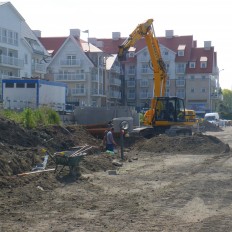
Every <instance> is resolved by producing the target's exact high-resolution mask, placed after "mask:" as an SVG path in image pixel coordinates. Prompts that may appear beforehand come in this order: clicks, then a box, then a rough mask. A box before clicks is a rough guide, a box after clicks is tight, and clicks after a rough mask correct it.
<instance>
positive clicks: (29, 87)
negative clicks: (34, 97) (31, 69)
mask: <svg viewBox="0 0 232 232" xmlns="http://www.w3.org/2000/svg"><path fill="white" fill-rule="evenodd" d="M27 88H28V89H33V88H35V83H27Z"/></svg>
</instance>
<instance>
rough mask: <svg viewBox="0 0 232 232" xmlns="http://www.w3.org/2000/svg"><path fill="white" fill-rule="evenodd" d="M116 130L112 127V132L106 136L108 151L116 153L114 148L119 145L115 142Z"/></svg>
mask: <svg viewBox="0 0 232 232" xmlns="http://www.w3.org/2000/svg"><path fill="white" fill-rule="evenodd" d="M113 133H114V128H113V127H111V128H110V130H109V131H108V132H107V134H106V150H107V151H112V152H113V151H114V146H117V143H116V142H115V140H114V136H113Z"/></svg>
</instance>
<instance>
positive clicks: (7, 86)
mask: <svg viewBox="0 0 232 232" xmlns="http://www.w3.org/2000/svg"><path fill="white" fill-rule="evenodd" d="M6 88H14V83H6Z"/></svg>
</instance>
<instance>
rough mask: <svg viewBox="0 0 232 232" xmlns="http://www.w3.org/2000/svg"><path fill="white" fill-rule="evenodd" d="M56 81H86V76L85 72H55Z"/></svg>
mask: <svg viewBox="0 0 232 232" xmlns="http://www.w3.org/2000/svg"><path fill="white" fill-rule="evenodd" d="M54 80H55V81H70V82H71V81H75V82H76V81H85V80H86V76H85V74H84V73H81V74H73V73H66V74H54Z"/></svg>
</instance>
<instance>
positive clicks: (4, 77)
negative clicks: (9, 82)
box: [0, 74, 21, 81]
mask: <svg viewBox="0 0 232 232" xmlns="http://www.w3.org/2000/svg"><path fill="white" fill-rule="evenodd" d="M2 79H21V77H16V76H9V75H5V74H0V81H1V80H2Z"/></svg>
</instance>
